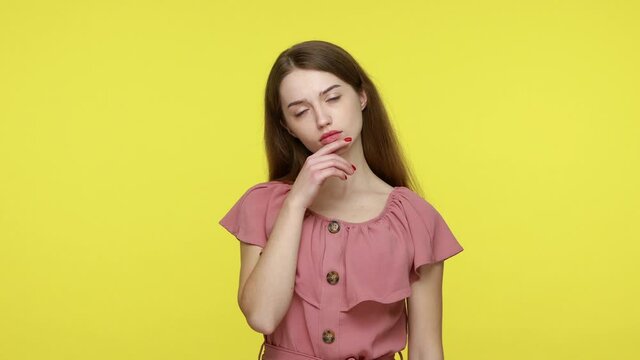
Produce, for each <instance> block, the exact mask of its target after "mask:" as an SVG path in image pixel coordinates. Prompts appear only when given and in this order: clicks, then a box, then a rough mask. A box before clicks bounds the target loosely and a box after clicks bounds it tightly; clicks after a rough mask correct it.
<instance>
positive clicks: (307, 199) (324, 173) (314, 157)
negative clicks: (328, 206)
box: [287, 138, 355, 209]
mask: <svg viewBox="0 0 640 360" xmlns="http://www.w3.org/2000/svg"><path fill="white" fill-rule="evenodd" d="M344 139H349V141H345V140H344ZM344 139H339V140H336V141H333V142H330V143H329V144H326V145H325V146H323V147H321V148H320V149H319V150H318V151H316V152H315V153H313V154H311V155H309V156H308V157H307V159H306V160H305V162H304V165H303V166H302V169H301V170H300V172H299V173H298V176H297V177H296V181H295V182H294V183H293V185H292V186H291V190H290V191H289V194H288V195H287V201H290V202H293V203H295V204H296V205H297V206H301V207H303V208H305V209H306V208H308V207H309V206H311V204H312V203H313V200H314V199H315V197H316V195H317V194H318V191H319V190H320V186H321V185H322V184H323V183H324V181H325V180H326V179H327V178H328V177H330V176H336V177H339V178H340V179H343V180H347V177H348V175H353V173H354V172H355V167H353V165H352V164H351V163H349V162H348V161H347V160H345V159H344V158H343V157H342V156H340V155H338V154H334V152H335V151H336V150H338V149H341V148H342V147H344V146H347V145H348V144H349V142H350V141H351V140H350V139H351V138H344Z"/></svg>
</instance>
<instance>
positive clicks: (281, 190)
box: [218, 182, 290, 247]
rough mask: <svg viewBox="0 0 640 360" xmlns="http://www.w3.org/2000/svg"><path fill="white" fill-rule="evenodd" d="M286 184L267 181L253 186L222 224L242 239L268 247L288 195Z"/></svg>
mask: <svg viewBox="0 0 640 360" xmlns="http://www.w3.org/2000/svg"><path fill="white" fill-rule="evenodd" d="M289 189H290V188H289V187H288V186H286V184H283V183H279V182H264V183H259V184H256V185H253V186H252V187H250V188H249V189H247V190H246V191H245V192H244V194H242V196H241V197H240V198H239V199H238V200H237V201H236V203H235V204H233V206H232V207H231V209H229V211H228V212H227V213H226V214H225V215H224V217H222V219H220V221H218V224H220V225H221V226H222V227H224V228H225V229H226V230H227V231H229V232H230V233H231V234H233V235H234V236H235V237H236V238H237V239H238V240H240V241H242V242H244V243H247V244H252V245H257V246H260V247H264V246H265V245H266V243H267V240H268V238H269V234H271V230H272V228H273V224H274V223H275V220H276V218H277V215H278V212H279V209H280V207H281V206H282V203H283V201H284V199H285V198H286V195H287V193H288V191H289Z"/></svg>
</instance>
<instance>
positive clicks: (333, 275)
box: [327, 271, 340, 285]
mask: <svg viewBox="0 0 640 360" xmlns="http://www.w3.org/2000/svg"><path fill="white" fill-rule="evenodd" d="M338 280H340V275H338V273H337V272H335V271H329V272H328V273H327V282H328V283H329V284H331V285H335V284H337V283H338Z"/></svg>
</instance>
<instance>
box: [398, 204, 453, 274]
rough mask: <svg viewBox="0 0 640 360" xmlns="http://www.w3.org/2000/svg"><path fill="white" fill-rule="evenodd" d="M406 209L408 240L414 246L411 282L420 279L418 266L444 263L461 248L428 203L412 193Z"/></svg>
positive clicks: (434, 209) (438, 214) (445, 224)
mask: <svg viewBox="0 0 640 360" xmlns="http://www.w3.org/2000/svg"><path fill="white" fill-rule="evenodd" d="M409 205H410V206H409V207H408V208H405V209H406V216H407V222H408V227H409V232H410V239H411V243H412V245H413V266H412V271H411V274H410V276H409V279H410V282H411V283H413V282H414V281H416V280H418V279H420V272H419V269H418V268H419V267H420V266H422V265H425V264H433V263H436V262H439V261H443V260H445V259H448V258H450V257H452V256H453V255H456V254H458V253H459V252H461V251H462V250H464V248H463V247H462V245H460V243H459V242H458V240H457V239H456V237H455V235H454V234H453V232H452V231H451V229H450V228H449V226H448V225H447V223H446V222H445V220H444V219H443V217H442V215H441V214H440V212H438V210H436V208H435V207H433V206H432V205H431V204H430V203H429V202H428V201H426V200H424V199H423V198H422V197H420V196H419V195H418V194H415V193H412V194H411V196H410V201H409Z"/></svg>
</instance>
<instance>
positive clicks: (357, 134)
mask: <svg viewBox="0 0 640 360" xmlns="http://www.w3.org/2000/svg"><path fill="white" fill-rule="evenodd" d="M265 142H266V150H267V158H268V162H269V179H270V180H269V181H267V182H261V183H258V184H255V185H253V186H252V187H250V188H249V189H247V190H246V192H245V193H244V194H243V195H242V196H241V197H240V199H239V200H238V201H237V202H236V203H235V204H234V205H233V207H232V208H231V209H230V210H229V211H228V213H227V214H226V215H225V216H224V217H223V218H222V219H221V220H220V221H219V224H220V225H222V226H223V227H224V228H225V229H227V230H228V231H229V232H230V233H232V234H233V235H234V236H235V237H236V238H237V239H238V240H240V248H241V267H240V284H239V288H238V304H239V306H240V309H241V310H242V312H243V314H244V315H245V317H246V319H247V322H248V324H249V325H250V326H251V328H252V329H254V330H256V331H258V332H260V333H262V334H264V342H263V344H262V347H261V348H260V352H259V355H258V359H260V358H262V359H264V360H304V359H316V360H338V359H340V360H344V359H347V360H349V359H354V360H355V359H357V360H374V359H375V360H380V359H394V358H395V353H396V352H398V353H399V354H400V358H402V353H400V351H401V350H402V349H404V347H405V345H406V342H407V337H408V339H409V349H408V351H409V355H410V356H411V360H435V359H443V357H444V354H443V348H442V330H441V329H442V278H443V266H444V264H443V260H445V259H447V258H449V257H451V256H453V255H455V254H457V253H459V252H461V251H462V250H463V248H462V246H461V245H460V244H459V243H458V241H457V240H456V238H455V237H454V235H453V233H452V232H451V230H450V229H449V227H448V226H447V224H446V223H445V221H444V219H443V217H442V216H441V215H440V213H439V212H438V211H437V210H436V209H435V208H434V207H433V206H432V205H431V204H430V203H429V202H427V201H426V200H425V199H424V198H423V197H422V196H420V195H418V193H416V192H414V191H413V190H411V189H412V188H414V187H413V186H411V185H410V183H413V181H411V180H410V177H411V176H410V174H409V170H408V169H407V167H406V166H405V161H404V159H403V157H402V155H401V152H400V149H399V146H398V142H397V140H396V137H395V134H394V132H393V129H392V126H391V124H390V122H389V118H388V116H387V113H386V111H385V108H384V105H383V103H382V100H381V98H380V96H379V94H378V91H377V90H376V87H375V86H374V84H373V83H372V81H371V80H370V79H369V77H368V76H367V74H366V73H365V71H364V70H363V69H362V68H361V67H360V66H359V64H358V63H357V62H356V61H355V60H354V59H353V57H352V56H351V55H350V54H348V53H347V52H346V51H345V50H343V49H342V48H340V47H339V46H337V45H334V44H331V43H328V42H325V41H306V42H303V43H299V44H296V45H294V46H292V47H291V48H289V49H286V50H285V51H283V52H282V53H281V54H280V55H279V56H278V58H277V59H276V61H275V64H274V65H273V67H272V69H271V72H270V74H269V78H268V81H267V86H266V94H265ZM405 299H406V300H407V303H406V305H405ZM263 349H264V354H263V353H262V352H263ZM261 356H262V357H261Z"/></svg>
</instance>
